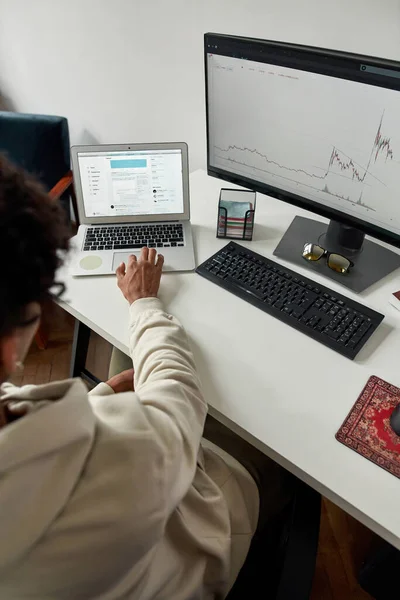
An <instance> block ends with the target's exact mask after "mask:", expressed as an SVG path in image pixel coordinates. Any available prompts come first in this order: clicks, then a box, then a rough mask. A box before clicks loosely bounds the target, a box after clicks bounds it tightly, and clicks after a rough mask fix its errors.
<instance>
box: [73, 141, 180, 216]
mask: <svg viewBox="0 0 400 600" xmlns="http://www.w3.org/2000/svg"><path fill="white" fill-rule="evenodd" d="M78 165H79V174H80V179H81V185H82V196H83V205H84V210H85V215H86V217H124V216H135V215H164V214H165V215H166V214H180V213H183V212H184V204H183V180H182V176H183V175H182V151H181V150H180V149H164V150H132V151H131V150H129V151H123V152H121V151H117V152H79V153H78Z"/></svg>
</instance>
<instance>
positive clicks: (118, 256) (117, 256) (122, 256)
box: [112, 250, 140, 271]
mask: <svg viewBox="0 0 400 600" xmlns="http://www.w3.org/2000/svg"><path fill="white" fill-rule="evenodd" d="M131 254H135V255H136V256H137V257H138V258H139V256H140V250H136V252H135V251H132V252H114V255H113V262H112V270H113V271H115V270H116V269H117V267H119V265H120V264H121V263H122V262H124V263H125V264H126V263H127V262H128V258H129V257H130V256H131Z"/></svg>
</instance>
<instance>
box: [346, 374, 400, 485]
mask: <svg viewBox="0 0 400 600" xmlns="http://www.w3.org/2000/svg"><path fill="white" fill-rule="evenodd" d="M399 403H400V389H399V388H398V387H396V386H394V385H391V384H390V383H387V381H383V380H382V379H379V377H375V376H372V377H370V378H369V379H368V382H367V385H366V386H365V388H364V389H363V391H362V392H361V394H360V396H359V397H358V400H357V402H356V403H355V405H354V406H353V408H352V409H351V411H350V413H349V414H348V416H347V418H346V420H345V421H344V423H343V425H342V426H341V428H340V429H339V431H338V432H337V434H336V439H337V440H338V441H339V442H341V443H342V444H344V445H345V446H348V447H349V448H352V449H353V450H355V451H356V452H358V453H359V454H361V455H362V456H364V457H365V458H368V460H370V461H372V462H373V463H375V464H377V465H378V466H379V467H382V469H386V471H389V473H392V474H393V475H396V477H399V478H400V436H398V435H396V434H395V432H394V431H393V429H392V428H391V427H390V415H391V414H392V412H393V409H394V408H395V407H396V406H397V405H398V404H399Z"/></svg>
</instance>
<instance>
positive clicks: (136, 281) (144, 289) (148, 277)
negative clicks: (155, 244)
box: [116, 248, 164, 304]
mask: <svg viewBox="0 0 400 600" xmlns="http://www.w3.org/2000/svg"><path fill="white" fill-rule="evenodd" d="M163 264H164V257H163V255H162V254H158V256H157V251H156V250H155V249H154V248H150V249H149V248H142V251H141V253H140V257H139V259H137V258H136V256H135V255H134V254H132V255H131V256H130V257H129V260H128V264H127V265H126V266H125V263H121V264H120V265H119V267H118V269H117V271H116V273H117V282H118V287H119V289H120V290H121V292H122V293H123V295H124V296H125V298H126V299H127V300H128V302H129V304H132V303H133V302H135V300H139V298H156V297H157V294H158V289H159V287H160V279H161V271H162V266H163Z"/></svg>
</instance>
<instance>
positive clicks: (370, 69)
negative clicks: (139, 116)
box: [205, 34, 400, 237]
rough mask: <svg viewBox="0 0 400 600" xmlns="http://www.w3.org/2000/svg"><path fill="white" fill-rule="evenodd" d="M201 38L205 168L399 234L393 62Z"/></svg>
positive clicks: (398, 81) (398, 84)
mask: <svg viewBox="0 0 400 600" xmlns="http://www.w3.org/2000/svg"><path fill="white" fill-rule="evenodd" d="M221 37H222V39H218V37H213V35H212V34H210V35H209V36H206V42H205V51H206V56H205V60H206V75H207V120H208V169H209V172H210V171H211V173H210V174H214V175H218V176H222V177H223V178H227V179H229V178H230V177H229V176H230V175H232V176H234V179H233V180H235V181H237V182H239V183H240V182H241V183H242V184H243V185H246V186H247V187H252V188H253V189H258V191H262V192H264V193H266V194H272V195H275V196H277V197H279V198H281V199H283V200H286V201H289V202H293V203H294V204H298V205H300V206H303V207H304V208H308V209H309V210H312V211H314V212H319V213H320V214H323V215H325V216H327V217H329V218H338V219H339V220H340V217H342V220H344V221H346V220H347V221H348V220H349V219H350V220H354V222H355V226H357V225H358V226H360V225H363V224H365V225H366V226H367V227H368V226H371V228H370V229H367V232H371V233H376V231H377V229H374V228H379V229H380V230H383V231H385V232H388V233H389V234H390V236H391V237H392V236H398V235H400V201H399V187H400V127H399V115H400V64H396V63H392V64H390V66H387V65H384V66H382V65H378V66H377V65H376V62H374V61H373V59H368V58H367V57H354V56H353V57H351V58H350V57H347V56H344V55H339V53H337V54H335V53H330V51H327V53H326V54H324V52H323V51H321V50H315V52H314V51H313V49H309V48H302V47H293V48H292V49H291V51H289V50H288V47H287V46H285V45H284V44H282V45H279V44H275V45H274V43H272V42H271V43H264V44H263V43H262V42H260V41H259V40H253V41H251V40H243V41H241V40H240V38H232V39H231V40H230V38H229V37H224V36H221Z"/></svg>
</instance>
